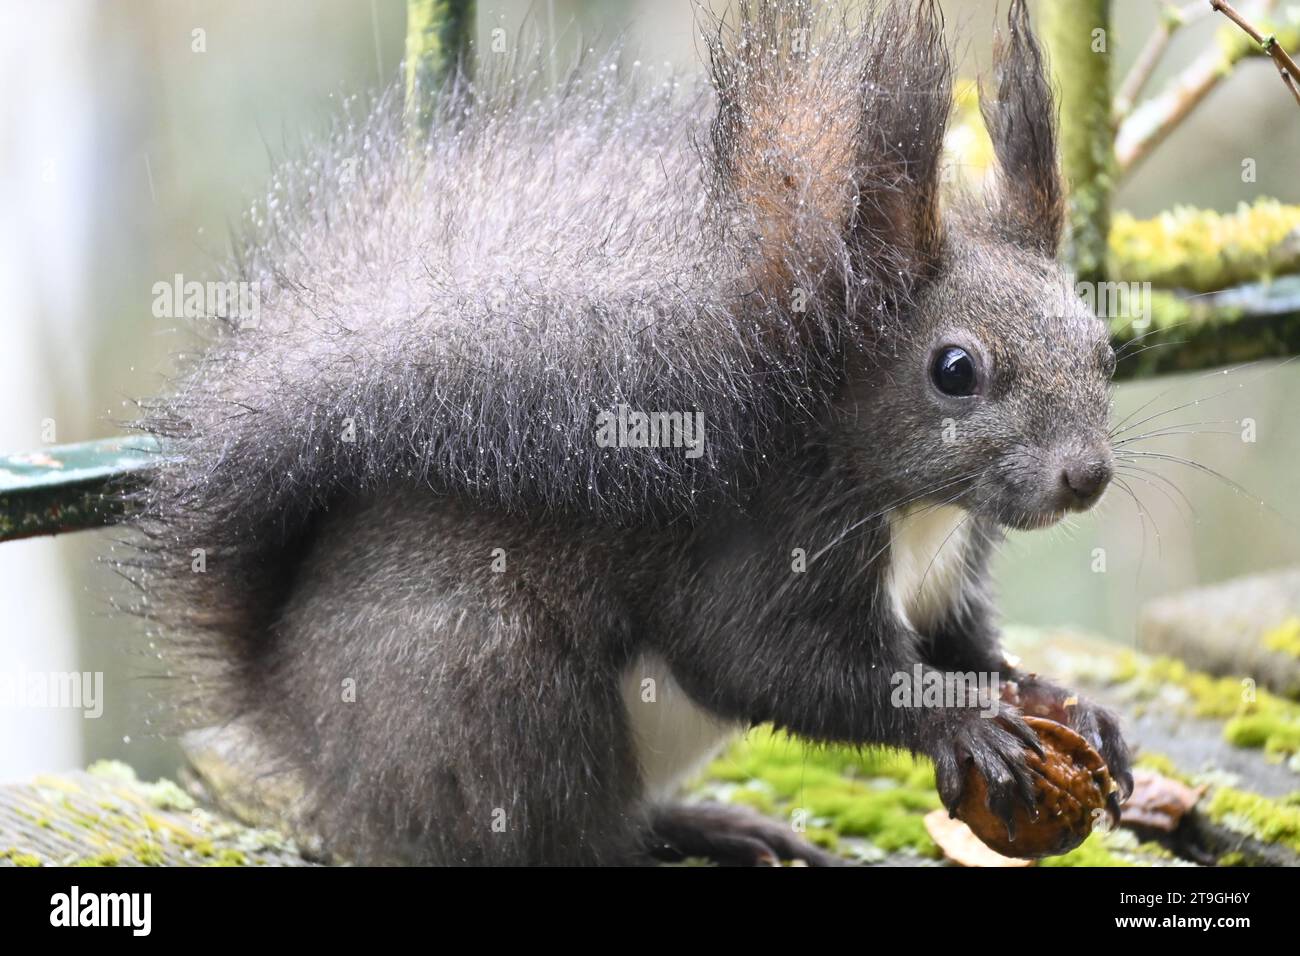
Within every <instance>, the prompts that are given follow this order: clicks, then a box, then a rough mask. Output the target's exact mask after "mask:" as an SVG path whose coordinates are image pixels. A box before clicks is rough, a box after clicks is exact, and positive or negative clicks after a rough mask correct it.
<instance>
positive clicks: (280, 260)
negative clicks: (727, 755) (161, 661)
mask: <svg viewBox="0 0 1300 956" xmlns="http://www.w3.org/2000/svg"><path fill="white" fill-rule="evenodd" d="M862 13H863V17H862V18H861V21H862V22H861V23H854V24H852V25H851V24H850V19H849V18H847V17H845V16H844V14H843V13H842V11H832V10H826V9H821V8H819V7H816V6H815V5H813V4H810V3H807V2H802V0H764V2H757V3H752V4H747V5H745V6H744V7H743V9H742V11H741V13H740V16H739V17H738V18H737V19H736V20H719V21H714V22H712V23H711V24H710V25H709V27H708V29H707V31H706V38H707V40H708V50H709V60H710V63H711V74H712V83H711V84H700V85H697V86H693V85H691V84H690V83H688V82H685V81H677V80H667V81H664V80H655V81H654V82H653V83H647V82H646V81H645V80H644V78H643V77H641V76H640V75H634V76H632V77H630V78H629V77H628V76H627V75H626V74H627V73H628V67H627V66H626V65H625V64H620V63H619V61H617V60H616V59H615V60H610V61H606V62H602V63H598V64H596V65H595V66H586V67H579V68H578V69H576V70H575V72H574V73H573V75H572V76H570V77H569V78H568V80H567V81H566V82H564V83H561V84H559V85H558V88H556V89H553V90H549V91H547V90H542V91H539V90H538V89H537V88H536V87H535V86H534V85H533V84H532V83H531V82H530V80H529V78H528V77H527V76H522V77H520V76H515V77H513V78H511V79H508V80H506V79H503V80H502V81H501V82H499V83H497V84H495V85H492V84H488V83H480V84H473V83H470V82H469V81H467V80H466V79H465V78H464V77H463V76H462V77H458V78H456V79H455V80H454V81H453V82H452V83H450V84H449V86H448V88H447V89H446V90H445V91H444V92H443V95H442V96H441V98H440V99H439V101H438V105H437V117H436V119H435V122H434V124H433V129H432V131H431V133H430V135H429V138H428V141H427V144H426V145H425V146H424V148H423V149H412V148H410V146H409V143H408V140H407V138H406V133H405V131H404V130H403V128H402V124H401V122H400V119H398V118H395V112H396V111H395V110H393V109H391V104H390V106H389V107H385V106H383V105H381V106H380V107H379V108H377V109H376V110H374V111H373V113H372V114H371V115H369V116H368V117H367V118H366V119H365V120H364V121H362V122H359V123H352V124H348V125H346V126H345V127H344V128H341V129H340V130H339V132H338V135H337V136H336V138H335V139H334V141H333V143H332V146H331V148H329V149H321V150H316V151H315V152H313V153H311V154H310V155H309V156H308V158H307V159H306V160H304V161H302V162H301V163H298V164H296V165H293V164H291V165H289V166H288V167H286V169H285V170H284V171H283V172H282V173H281V174H280V176H279V177H278V178H277V185H276V189H275V191H274V192H273V194H272V197H271V199H269V200H268V201H267V202H266V203H265V204H264V205H263V206H262V207H261V208H260V212H259V215H258V217H257V218H258V219H259V222H257V223H255V225H254V228H253V229H252V233H251V235H250V236H249V238H248V239H247V241H246V242H245V243H244V245H243V247H242V253H241V254H240V255H239V256H238V257H237V261H236V270H235V272H234V273H233V274H234V275H235V277H236V278H238V279H241V280H243V281H247V282H251V283H257V284H258V288H259V289H260V290H261V292H262V306H261V314H260V320H259V322H258V323H257V324H256V325H255V327H243V326H241V325H240V324H239V323H238V322H228V323H226V324H224V325H222V324H219V323H217V324H215V327H214V325H213V324H209V326H208V328H209V329H210V330H211V334H210V337H209V340H208V341H207V342H206V343H204V344H203V346H202V347H201V348H200V349H198V350H197V351H196V352H195V353H194V354H193V355H191V357H190V358H189V359H188V360H187V363H188V364H187V368H186V370H185V372H184V373H183V375H182V376H181V378H180V379H179V381H178V382H177V385H176V388H175V390H174V391H173V393H172V394H169V395H167V396H165V397H163V398H160V399H158V400H156V401H154V402H152V403H150V404H149V405H148V411H147V414H146V415H145V417H144V418H143V420H142V422H141V427H142V428H143V429H145V430H146V431H148V432H149V433H151V434H154V435H156V436H158V437H159V438H160V439H161V440H162V441H163V442H164V443H165V445H166V447H167V448H168V455H167V461H166V463H165V464H164V465H163V466H161V467H160V468H159V469H158V470H157V472H156V474H155V476H154V478H153V480H152V482H151V483H150V484H149V486H148V487H147V488H146V489H145V490H144V491H143V492H142V493H141V495H140V500H139V506H140V509H141V516H140V517H139V518H138V519H137V527H138V528H139V530H140V549H139V553H138V556H137V557H136V558H134V559H132V560H131V561H129V562H127V564H129V565H130V566H129V568H128V571H129V573H130V574H131V575H132V576H133V578H134V579H135V580H136V581H137V583H138V584H139V586H140V589H141V593H142V595H143V600H142V602H141V605H140V610H141V611H142V613H144V614H145V615H146V616H147V617H148V619H149V620H150V622H151V623H152V625H153V626H154V627H155V628H156V629H157V630H158V632H159V633H160V634H161V635H162V637H163V638H164V642H165V646H166V648H167V651H166V652H167V654H168V655H169V661H170V663H169V667H170V669H171V671H172V673H173V674H174V675H176V677H177V678H178V680H177V686H178V688H179V692H178V695H177V702H176V707H177V712H178V713H179V714H181V715H182V716H183V717H184V718H185V719H187V720H191V721H194V722H196V723H205V722H206V723H211V722H217V721H241V722H244V723H246V724H247V725H248V726H251V727H252V728H253V729H254V730H255V732H256V733H257V734H258V736H259V739H260V740H261V741H262V742H263V743H264V745H265V747H266V748H267V750H268V752H269V753H270V754H271V755H272V763H273V765H274V767H275V768H277V769H283V770H284V771H285V772H291V773H295V774H300V775H301V777H302V779H303V780H304V781H305V783H304V797H303V799H304V801H305V806H304V819H307V820H309V821H310V825H311V826H312V827H313V828H314V829H315V830H316V832H318V833H320V834H322V835H323V836H324V838H325V839H326V841H327V843H328V845H329V846H330V847H331V848H332V849H334V850H336V851H337V852H338V853H339V854H340V855H342V856H344V857H346V858H349V859H353V860H357V861H362V862H414V863H437V864H461V863H479V864H524V863H605V864H608V863H619V864H622V863H637V862H644V861H649V860H653V859H663V858H680V857H684V856H693V855H704V856H710V857H713V858H715V859H718V860H720V861H723V862H741V863H753V862H765V861H771V860H772V859H775V858H798V859H802V860H806V861H808V862H814V863H828V862H832V860H831V858H830V857H829V856H828V855H827V854H825V853H824V852H822V851H819V850H817V849H815V848H813V847H811V846H809V845H807V844H805V843H803V842H802V841H801V840H799V839H798V838H797V837H796V835H795V834H794V833H793V832H792V831H791V829H790V828H789V827H787V826H783V825H782V824H780V823H778V822H774V821H767V820H765V819H763V818H760V817H758V816H756V815H753V814H745V813H742V812H741V811H739V810H732V809H729V808H726V807H720V806H711V805H695V806H692V805H685V804H674V803H672V802H671V801H672V793H673V789H674V787H675V785H676V784H678V783H679V782H681V781H682V779H683V778H684V777H685V776H686V775H688V774H689V773H690V772H691V771H692V770H693V769H695V768H697V767H699V766H700V765H701V763H702V761H704V760H707V759H708V758H709V756H710V755H711V754H713V753H715V752H716V751H717V749H718V747H719V745H720V744H721V743H723V742H724V741H725V740H726V739H727V738H728V737H729V736H730V735H732V734H734V733H736V732H737V731H740V730H743V729H744V728H745V727H747V726H749V725H752V724H756V723H759V722H766V721H770V722H772V723H773V724H775V725H776V726H777V727H778V728H782V729H785V730H788V731H790V732H792V733H794V734H797V735H800V736H801V737H804V738H806V739H808V740H810V741H814V742H817V741H824V742H829V741H838V742H846V743H849V744H856V745H864V746H866V745H892V746H898V747H903V748H907V749H909V750H911V751H912V752H914V753H916V754H921V755H925V756H927V757H929V758H930V759H932V760H933V761H934V763H935V766H936V770H937V781H938V787H939V791H940V795H941V797H942V799H943V801H944V803H945V805H947V806H948V807H950V808H952V807H954V806H955V805H956V804H957V802H958V801H959V798H960V796H961V790H962V785H963V784H962V781H963V778H964V775H965V773H966V772H967V769H968V767H969V766H970V765H971V764H972V763H973V764H974V766H975V767H976V768H977V769H978V771H979V772H981V773H982V774H983V775H984V776H985V777H986V779H987V780H988V782H989V792H990V801H991V806H992V808H993V809H994V810H995V811H997V812H999V813H1000V814H1001V815H1002V816H1003V817H1004V818H1006V819H1008V820H1009V819H1010V814H1011V808H1012V807H1013V806H1014V805H1015V802H1016V801H1020V800H1024V801H1028V802H1029V803H1030V804H1031V805H1032V802H1033V797H1032V785H1031V781H1030V779H1029V773H1028V771H1027V770H1026V767H1025V762H1024V753H1025V750H1024V748H1025V747H1034V746H1036V745H1037V742H1036V738H1035V736H1034V734H1033V732H1032V731H1031V730H1030V729H1029V728H1028V726H1027V725H1025V724H1024V723H1023V722H1022V721H1021V719H1020V716H1019V714H1020V711H1018V710H1017V709H1016V708H1015V707H1012V706H1011V705H1009V704H1005V703H1001V704H998V705H997V713H996V716H995V717H993V718H992V719H990V718H989V716H988V715H987V714H984V715H982V714H981V711H980V710H979V709H976V708H971V707H960V706H944V707H898V706H894V704H893V702H891V690H892V687H893V684H892V683H891V679H892V677H893V675H897V674H900V673H906V674H913V673H915V671H914V668H916V667H918V666H919V667H920V668H921V673H923V674H924V675H934V676H935V677H936V678H937V679H939V680H943V681H948V680H951V679H952V678H951V675H952V674H954V673H957V672H990V673H992V672H997V673H1000V674H1001V675H1002V677H1003V678H1005V679H1015V680H1016V681H1017V684H1018V687H1019V693H1020V700H1021V701H1022V703H1023V704H1024V705H1025V706H1026V708H1028V707H1029V706H1033V705H1035V704H1039V705H1043V706H1061V705H1063V704H1068V705H1069V708H1070V713H1071V715H1072V721H1071V722H1072V723H1073V724H1074V726H1075V727H1076V728H1078V729H1079V730H1080V732H1081V733H1083V734H1084V736H1085V737H1087V738H1088V739H1089V740H1090V741H1091V742H1092V743H1093V744H1094V745H1095V746H1096V747H1097V749H1098V750H1099V751H1100V753H1101V754H1102V755H1103V757H1104V758H1105V760H1106V761H1107V763H1108V765H1109V766H1110V768H1111V770H1112V773H1114V774H1115V776H1116V778H1117V779H1119V780H1120V781H1121V783H1122V786H1123V788H1124V789H1128V788H1131V777H1130V775H1129V772H1128V768H1129V760H1128V754H1127V750H1126V747H1125V744H1124V741H1123V739H1122V737H1121V735H1120V732H1119V729H1118V726H1117V724H1116V721H1115V719H1114V718H1113V717H1112V716H1111V715H1110V714H1108V713H1107V712H1106V711H1104V710H1102V709H1100V708H1098V707H1096V706H1094V705H1092V704H1090V703H1089V702H1087V701H1085V700H1079V701H1077V702H1076V701H1075V700H1074V698H1073V697H1072V695H1070V693H1069V692H1068V691H1066V690H1064V689H1062V688H1058V687H1056V686H1055V685H1053V684H1051V683H1049V682H1047V681H1044V680H1042V679H1040V678H1037V677H1035V676H1033V675H1024V674H1018V673H1016V672H1015V671H1014V670H1013V669H1012V668H1011V667H1010V666H1009V665H1008V664H1007V663H1006V662H1005V661H1004V659H1003V656H1002V654H1001V651H1000V649H999V642H998V632H997V629H996V626H995V623H994V609H993V605H992V602H991V598H990V595H989V589H988V586H987V579H988V567H987V565H988V560H989V556H990V553H991V550H992V549H993V548H994V547H995V545H996V543H997V541H998V540H999V538H1000V535H1001V533H1002V529H1004V528H1008V527H1009V528H1020V529H1027V528H1036V527H1042V526H1046V525H1048V524H1051V523H1052V522H1054V521H1055V520H1057V519H1058V518H1060V517H1061V516H1062V515H1063V514H1065V513H1067V512H1070V511H1077V510H1082V509H1084V508H1087V507H1089V506H1090V505H1091V504H1092V503H1093V502H1095V501H1096V500H1097V498H1098V497H1099V496H1100V495H1101V493H1102V491H1103V490H1104V488H1105V486H1106V484H1107V481H1108V480H1109V477H1110V470H1111V451H1110V447H1109V441H1108V429H1107V414H1108V406H1109V379H1110V375H1111V372H1112V371H1113V365H1114V355H1113V353H1112V351H1111V349H1110V346H1109V344H1108V338H1107V334H1106V329H1105V327H1104V325H1103V323H1102V322H1100V321H1099V320H1098V319H1096V318H1095V317H1094V316H1093V315H1092V314H1091V313H1090V312H1089V311H1088V310H1087V309H1086V308H1085V307H1084V306H1083V304H1082V303H1081V302H1080V301H1079V299H1078V297H1077V296H1076V295H1075V294H1074V292H1073V290H1072V288H1071V284H1070V281H1069V278H1068V277H1067V275H1066V274H1065V273H1064V272H1063V271H1062V269H1061V268H1060V267H1059V266H1058V264H1057V262H1056V261H1055V253H1056V250H1057V245H1058V242H1059V239H1060V235H1061V230H1062V223H1063V211H1062V210H1063V198H1062V185H1061V182H1060V179H1059V176H1058V172H1057V167H1056V157H1055V138H1056V137H1055V126H1054V123H1055V116H1054V109H1055V108H1054V104H1053V101H1052V96H1051V92H1050V89H1049V87H1048V84H1047V80H1046V78H1045V75H1044V71H1043V64H1042V57H1041V54H1040V51H1039V48H1038V47H1037V45H1036V44H1035V41H1034V38H1033V36H1032V34H1031V32H1030V24H1029V17H1028V13H1027V10H1026V7H1025V4H1024V2H1023V0H1015V2H1013V3H1012V4H1011V7H1010V11H1009V18H1008V25H1007V28H1006V32H1005V35H1004V36H1002V37H1001V38H1000V42H999V46H998V51H997V56H996V70H995V75H994V77H993V81H992V85H991V86H990V88H988V89H986V90H985V91H984V96H983V112H984V118H985V122H986V125H987V127H988V129H989V132H990V134H991V137H992V141H993V145H994V147H995V153H996V158H997V162H998V167H999V173H998V176H997V181H996V187H995V188H993V189H991V190H990V191H989V193H988V194H987V195H979V196H975V195H960V194H956V193H955V192H953V193H951V194H950V193H949V192H948V191H944V192H945V195H943V196H941V189H940V179H941V150H942V145H943V137H944V132H945V126H946V123H947V118H948V114H949V110H950V103H951V66H950V61H949V54H948V51H947V49H946V47H945V42H944V37H943V32H942V20H941V14H940V12H939V10H938V8H937V6H936V4H935V3H933V2H929V0H920V2H903V0H897V2H886V0H879V2H873V3H870V4H868V5H867V7H866V9H865V10H863V11H862ZM615 410H618V411H617V412H615ZM613 414H617V415H620V416H622V419H621V424H620V425H619V426H618V428H616V429H613V430H612V431H609V430H607V432H606V434H605V436H604V437H605V438H606V439H609V438H610V436H611V435H613V436H614V439H613V440H597V439H598V433H599V432H600V431H601V430H602V428H607V426H609V425H610V422H611V418H610V416H611V415H613ZM602 416H603V423H602ZM638 416H645V417H638ZM674 416H676V417H674ZM629 419H635V422H636V423H637V424H636V425H634V426H628V424H627V421H628V420H629ZM649 420H653V421H654V422H656V423H657V424H658V425H662V426H663V428H662V429H661V430H660V431H659V432H658V437H659V438H660V439H662V438H663V437H664V436H665V435H666V436H668V437H669V438H682V437H683V435H684V433H685V428H684V425H688V424H690V423H697V422H698V423H699V427H698V428H697V429H695V434H693V435H691V436H686V437H689V438H690V439H691V441H689V442H687V443H686V444H687V445H688V447H681V445H682V444H683V443H682V442H680V441H679V442H676V443H675V444H676V445H677V446H678V447H674V442H673V441H656V440H651V439H649V438H648V437H647V436H648V434H649V433H648V432H646V430H645V429H644V427H643V426H645V424H646V422H647V421H649ZM629 438H630V439H632V440H629ZM196 549H202V553H203V555H204V561H203V563H204V567H203V569H202V570H203V573H195V568H194V566H193V560H192V554H193V553H195V551H196Z"/></svg>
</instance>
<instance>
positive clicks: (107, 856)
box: [72, 850, 122, 866]
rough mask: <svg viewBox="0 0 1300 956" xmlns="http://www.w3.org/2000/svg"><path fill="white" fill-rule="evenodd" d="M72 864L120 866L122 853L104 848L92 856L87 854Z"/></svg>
mask: <svg viewBox="0 0 1300 956" xmlns="http://www.w3.org/2000/svg"><path fill="white" fill-rule="evenodd" d="M72 865H73V866H121V865H122V854H121V853H119V852H118V851H116V850H105V851H104V852H103V853H96V854H95V855H94V856H88V857H85V858H83V859H80V860H78V861H77V862H75V863H73V864H72Z"/></svg>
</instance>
